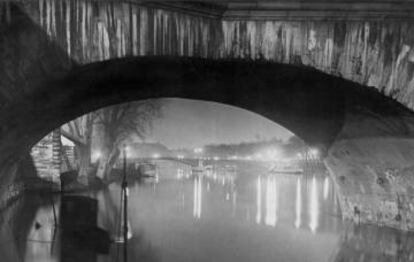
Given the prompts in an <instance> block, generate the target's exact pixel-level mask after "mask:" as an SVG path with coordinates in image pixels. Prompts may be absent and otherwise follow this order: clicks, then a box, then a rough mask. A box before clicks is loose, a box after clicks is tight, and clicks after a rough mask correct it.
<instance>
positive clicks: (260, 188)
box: [256, 176, 262, 224]
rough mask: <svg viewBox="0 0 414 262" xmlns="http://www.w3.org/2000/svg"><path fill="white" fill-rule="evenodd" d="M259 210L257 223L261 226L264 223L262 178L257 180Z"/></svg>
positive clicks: (257, 211)
mask: <svg viewBox="0 0 414 262" xmlns="http://www.w3.org/2000/svg"><path fill="white" fill-rule="evenodd" d="M256 204H257V209H256V223H257V224H260V223H261V221H262V182H261V179H260V176H259V177H258V178H257V203H256Z"/></svg>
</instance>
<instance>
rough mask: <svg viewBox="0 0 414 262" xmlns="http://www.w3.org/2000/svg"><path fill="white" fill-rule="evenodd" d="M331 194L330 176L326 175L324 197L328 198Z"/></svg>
mask: <svg viewBox="0 0 414 262" xmlns="http://www.w3.org/2000/svg"><path fill="white" fill-rule="evenodd" d="M328 195H329V178H328V177H325V180H324V181H323V199H325V200H326V199H328Z"/></svg>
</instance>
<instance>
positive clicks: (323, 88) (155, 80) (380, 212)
mask: <svg viewBox="0 0 414 262" xmlns="http://www.w3.org/2000/svg"><path fill="white" fill-rule="evenodd" d="M0 14H1V16H0V21H1V22H2V23H1V26H0V27H1V30H0V35H1V37H2V38H1V39H0V47H1V48H2V50H5V51H4V52H0V56H2V57H1V59H0V79H1V80H0V103H1V105H2V108H1V109H2V110H0V123H1V125H0V139H1V141H2V143H1V145H0V153H1V159H0V160H1V161H0V163H4V164H2V166H1V168H2V169H3V170H2V174H5V173H7V175H5V176H2V177H1V182H2V183H6V184H8V183H12V182H13V181H14V179H15V176H14V174H16V170H17V167H18V166H19V161H20V157H19V155H20V154H22V152H27V151H28V150H29V148H30V147H31V146H32V145H34V144H35V142H37V141H38V140H39V139H40V138H41V137H43V136H44V135H45V134H46V133H47V132H49V131H50V130H54V129H55V128H57V127H58V126H59V125H60V124H63V123H64V122H65V121H69V120H71V119H73V118H74V117H77V116H79V115H80V114H82V113H86V112H89V111H91V110H94V109H97V108H99V107H102V106H106V105H110V104H113V103H119V102H125V101H126V100H128V99H143V98H153V97H165V96H174V97H184V98H192V99H203V100H209V101H216V102H222V103H228V104H233V105H236V106H239V107H243V108H246V109H248V110H251V111H254V112H257V113H259V114H262V115H264V116H266V117H268V118H270V119H272V120H274V121H277V122H279V123H281V124H282V125H285V126H287V127H288V128H290V129H291V130H292V131H294V132H296V133H297V134H299V135H300V136H302V137H303V138H305V140H307V141H308V142H310V143H314V144H319V145H321V146H322V147H323V148H324V149H327V150H328V151H327V155H328V156H327V160H326V162H327V165H328V167H329V168H330V169H331V171H332V174H333V176H334V179H335V181H336V185H337V187H338V189H339V192H340V194H339V198H340V202H341V207H342V209H343V210H344V215H345V216H346V217H350V218H351V217H352V218H353V217H355V215H358V217H359V218H360V219H362V220H363V221H366V222H376V223H384V224H386V225H390V226H396V227H400V228H404V229H412V228H413V222H412V214H413V213H412V206H410V205H411V204H410V203H412V198H411V195H412V180H411V179H409V177H410V175H409V174H410V172H411V171H410V170H412V166H411V165H409V162H410V160H412V159H413V158H412V157H413V156H414V153H413V152H414V145H413V142H412V140H413V136H414V132H413V126H414V125H413V113H412V112H411V111H409V110H407V109H406V108H404V107H402V106H401V105H400V104H398V103H396V102H395V101H392V100H391V99H386V98H385V96H388V97H394V98H396V99H398V100H399V101H400V102H402V103H403V104H404V105H405V106H407V107H409V108H414V104H413V101H414V99H413V97H412V96H413V95H412V85H413V83H414V81H413V70H414V67H413V66H412V62H413V61H414V59H413V54H412V53H413V51H412V46H413V44H414V43H413V41H414V40H413V38H412V37H411V35H410V32H411V31H412V29H413V24H412V22H404V21H387V20H384V21H377V22H374V21H320V22H307V21H302V22H299V21H297V22H295V21H280V20H278V21H275V20H269V21H237V20H233V21H228V20H225V19H224V20H218V19H216V18H207V17H201V16H193V15H188V14H181V13H179V12H174V11H166V10H163V9H155V8H149V7H145V6H142V5H139V4H133V3H122V2H111V3H108V2H97V1H88V0H77V1H66V0H60V1H51V0H39V1H24V2H21V3H4V4H3V3H2V4H0ZM29 18H30V19H29ZM145 55H172V56H191V57H206V58H210V59H211V58H213V59H217V58H242V59H244V60H247V62H246V61H231V62H228V61H227V62H226V61H223V60H220V61H217V62H216V63H214V62H212V60H209V59H206V60H197V59H187V60H186V59H178V58H176V59H170V60H169V59H165V58H144V57H142V58H141V59H136V60H134V59H132V58H130V59H118V60H117V59H114V58H122V57H130V56H145ZM103 60H109V61H107V62H102V63H96V64H90V65H88V64H89V63H91V62H98V61H103ZM254 60H261V61H262V62H254ZM263 60H270V61H272V62H281V63H285V64H293V65H296V67H291V66H286V65H278V64H273V63H266V62H263ZM74 61H75V62H74ZM226 63H227V64H226ZM232 63H233V64H232ZM76 64H77V65H76ZM80 64H84V65H85V66H79V65H80ZM74 65H75V67H74V68H72V67H73V66H74ZM226 65H227V67H226ZM304 66H308V67H312V68H315V69H318V70H320V71H323V72H326V73H327V74H326V75H325V74H321V73H320V72H317V71H312V70H309V68H304ZM229 68H231V69H229ZM329 75H331V76H329ZM333 76H340V77H342V78H344V79H348V80H352V81H354V82H357V83H361V84H363V85H367V86H374V87H375V88H376V90H379V91H381V93H380V92H375V91H374V89H372V88H368V87H366V86H362V85H357V84H354V83H351V82H347V81H345V80H344V79H341V78H340V77H333ZM114 87H116V88H114ZM292 101H293V102H292ZM25 107H26V108H25ZM27 119H30V120H31V121H33V120H34V119H36V121H33V122H30V123H28V121H27ZM27 127H30V128H27ZM306 128H307V129H306ZM27 129H29V130H30V134H28V133H27ZM16 141H19V142H18V143H17V142H16ZM343 146H345V147H346V150H345V151H346V152H349V153H350V154H351V156H352V157H349V156H348V153H346V152H345V151H344V152H345V153H341V152H342V150H343V148H342V147H343ZM384 159H386V161H384ZM9 174H12V175H9ZM396 174H397V175H396ZM393 176H395V177H396V178H395V180H392V179H391V177H393ZM397 181H399V182H397ZM397 193H398V196H397V198H396V196H395V195H396V194H397ZM399 212H400V213H399ZM396 213H397V214H398V215H400V216H396ZM397 218H398V219H397Z"/></svg>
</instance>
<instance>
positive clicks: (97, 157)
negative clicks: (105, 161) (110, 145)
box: [92, 151, 102, 159]
mask: <svg viewBox="0 0 414 262" xmlns="http://www.w3.org/2000/svg"><path fill="white" fill-rule="evenodd" d="M101 157H102V153H101V151H95V152H93V154H92V158H94V159H100V158H101Z"/></svg>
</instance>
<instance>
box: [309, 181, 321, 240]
mask: <svg viewBox="0 0 414 262" xmlns="http://www.w3.org/2000/svg"><path fill="white" fill-rule="evenodd" d="M310 194H311V195H310V205H309V216H310V221H309V227H310V229H311V230H312V232H315V231H316V229H317V228H318V218H319V203H318V187H317V184H316V178H315V177H313V178H312V186H311V192H310Z"/></svg>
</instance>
